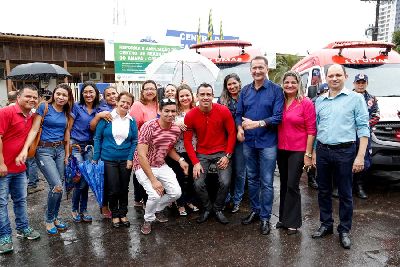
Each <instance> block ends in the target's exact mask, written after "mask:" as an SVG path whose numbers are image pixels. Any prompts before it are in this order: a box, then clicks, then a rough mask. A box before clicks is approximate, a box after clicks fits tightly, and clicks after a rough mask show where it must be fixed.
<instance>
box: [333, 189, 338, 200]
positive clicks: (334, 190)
mask: <svg viewBox="0 0 400 267" xmlns="http://www.w3.org/2000/svg"><path fill="white" fill-rule="evenodd" d="M332 196H333V197H334V198H339V191H338V188H337V187H334V188H333V190H332Z"/></svg>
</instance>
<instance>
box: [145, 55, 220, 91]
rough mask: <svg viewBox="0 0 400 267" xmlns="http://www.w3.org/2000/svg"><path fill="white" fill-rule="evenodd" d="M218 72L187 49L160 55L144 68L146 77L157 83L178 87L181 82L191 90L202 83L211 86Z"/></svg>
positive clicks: (209, 63)
mask: <svg viewBox="0 0 400 267" xmlns="http://www.w3.org/2000/svg"><path fill="white" fill-rule="evenodd" d="M218 72H219V68H218V67H217V66H216V65H215V64H214V63H212V62H211V60H209V59H208V58H206V57H205V56H202V55H199V54H197V53H196V52H195V51H193V50H189V49H182V50H175V51H172V52H169V53H167V54H165V55H162V56H161V57H159V58H157V59H155V60H154V61H153V62H152V63H151V64H150V65H149V66H148V67H147V68H146V74H147V76H148V77H149V78H151V79H154V80H156V81H157V82H160V83H173V84H176V85H179V84H180V83H181V82H182V81H183V82H185V83H187V84H188V85H189V86H191V87H192V88H194V87H197V86H198V85H199V84H201V83H203V82H207V83H210V84H211V85H213V84H214V82H215V80H216V79H217V76H218Z"/></svg>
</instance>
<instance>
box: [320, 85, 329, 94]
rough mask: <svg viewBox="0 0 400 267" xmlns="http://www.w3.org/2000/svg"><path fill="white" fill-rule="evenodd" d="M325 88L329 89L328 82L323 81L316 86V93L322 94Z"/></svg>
mask: <svg viewBox="0 0 400 267" xmlns="http://www.w3.org/2000/svg"><path fill="white" fill-rule="evenodd" d="M326 90H329V87H328V84H327V83H323V84H321V85H320V86H319V87H318V94H322V93H323V92H324V91H326Z"/></svg>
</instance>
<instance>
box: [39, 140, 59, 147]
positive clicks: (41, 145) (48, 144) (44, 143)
mask: <svg viewBox="0 0 400 267" xmlns="http://www.w3.org/2000/svg"><path fill="white" fill-rule="evenodd" d="M64 144H65V141H57V142H45V141H40V142H39V144H38V146H40V147H58V146H61V145H64Z"/></svg>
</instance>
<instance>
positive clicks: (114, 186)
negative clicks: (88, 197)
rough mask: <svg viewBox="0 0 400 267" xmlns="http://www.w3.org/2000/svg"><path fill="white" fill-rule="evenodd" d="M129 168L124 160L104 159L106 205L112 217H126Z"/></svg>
mask: <svg viewBox="0 0 400 267" xmlns="http://www.w3.org/2000/svg"><path fill="white" fill-rule="evenodd" d="M130 175H131V170H129V169H127V168H126V160H120V161H104V178H105V180H106V181H107V190H108V193H107V195H108V205H109V208H110V210H111V213H112V217H113V218H123V217H126V214H127V213H128V192H129V179H130Z"/></svg>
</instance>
